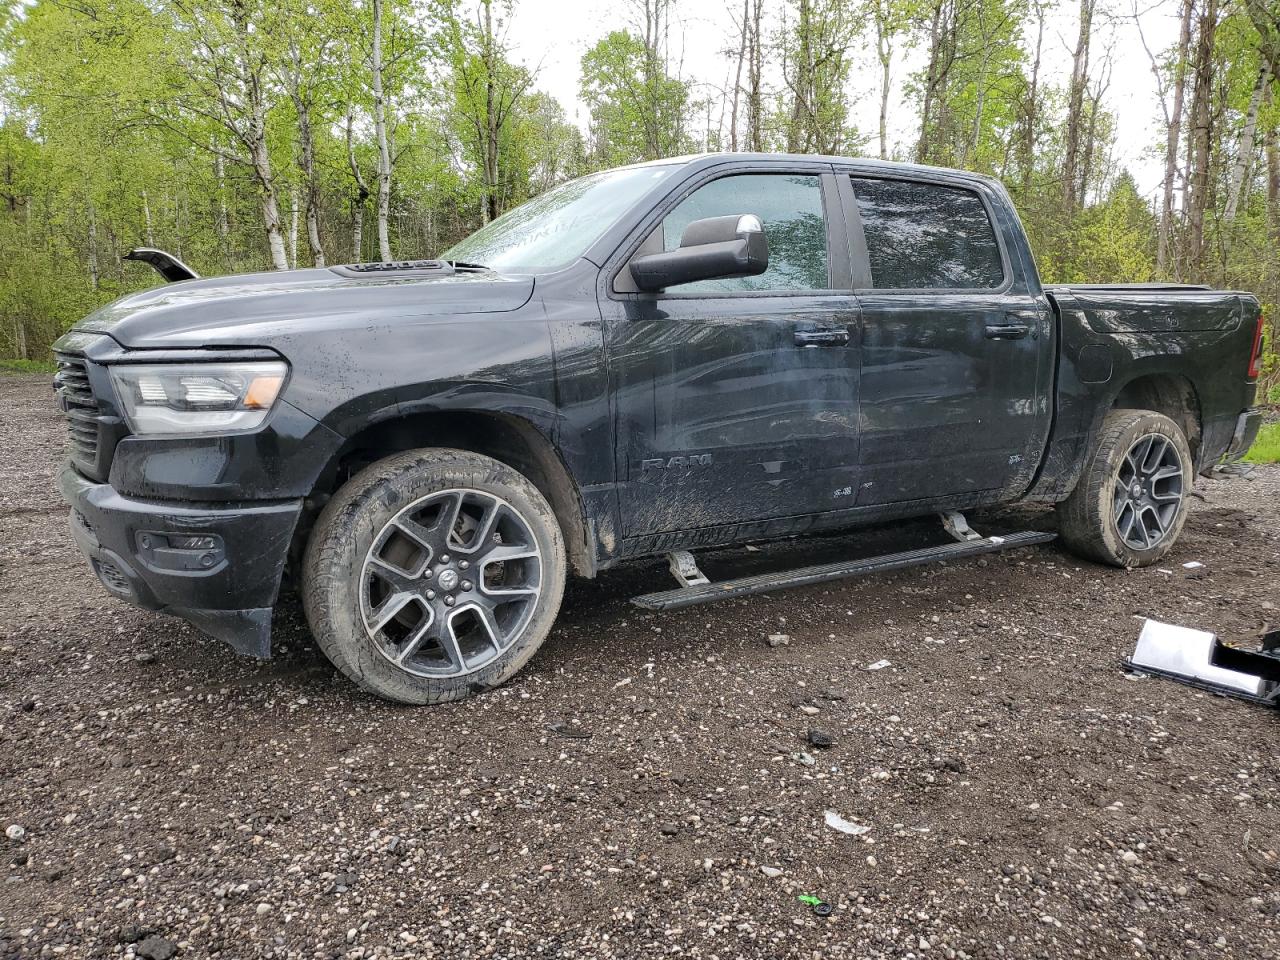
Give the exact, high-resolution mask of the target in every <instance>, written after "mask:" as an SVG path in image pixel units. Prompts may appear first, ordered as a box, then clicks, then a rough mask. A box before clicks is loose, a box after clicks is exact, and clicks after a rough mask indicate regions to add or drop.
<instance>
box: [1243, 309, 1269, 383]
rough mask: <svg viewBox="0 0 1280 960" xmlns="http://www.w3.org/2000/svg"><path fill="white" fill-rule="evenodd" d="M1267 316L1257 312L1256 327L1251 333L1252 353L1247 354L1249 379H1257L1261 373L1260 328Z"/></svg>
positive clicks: (1264, 323)
mask: <svg viewBox="0 0 1280 960" xmlns="http://www.w3.org/2000/svg"><path fill="white" fill-rule="evenodd" d="M1266 322H1267V318H1266V317H1265V316H1263V315H1262V314H1261V313H1259V314H1258V329H1257V330H1255V331H1254V334H1253V353H1251V354H1249V372H1248V374H1247V376H1248V378H1249V379H1250V380H1257V379H1258V375H1259V374H1261V373H1262V328H1263V327H1264V326H1265V325H1266Z"/></svg>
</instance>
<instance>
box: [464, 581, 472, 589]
mask: <svg viewBox="0 0 1280 960" xmlns="http://www.w3.org/2000/svg"><path fill="white" fill-rule="evenodd" d="M462 589H463V590H470V589H471V581H470V580H463V581H462Z"/></svg>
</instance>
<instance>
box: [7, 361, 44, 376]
mask: <svg viewBox="0 0 1280 960" xmlns="http://www.w3.org/2000/svg"><path fill="white" fill-rule="evenodd" d="M57 369H58V368H57V366H56V365H55V364H54V362H53V361H52V360H0V371H3V372H5V373H54V372H55V371H56V370H57Z"/></svg>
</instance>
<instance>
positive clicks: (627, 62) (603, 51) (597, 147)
mask: <svg viewBox="0 0 1280 960" xmlns="http://www.w3.org/2000/svg"><path fill="white" fill-rule="evenodd" d="M582 99H583V101H584V102H585V103H586V105H587V107H588V109H589V110H590V111H591V148H590V156H591V162H592V164H593V165H594V166H597V167H613V166H618V165H620V164H625V163H634V162H635V161H638V160H656V159H658V158H659V157H670V156H675V155H678V154H682V153H688V152H690V151H691V150H692V149H693V142H692V140H691V139H690V138H689V136H688V134H687V133H686V131H685V127H684V117H685V113H686V111H687V109H688V108H689V106H690V100H691V94H690V90H689V84H688V83H686V82H685V81H682V80H680V79H678V78H676V77H671V76H669V75H668V74H667V71H666V66H665V64H664V63H663V62H662V61H661V59H660V58H659V55H658V53H657V51H656V50H655V49H654V48H652V47H650V46H647V45H646V44H645V42H644V40H643V39H642V38H640V37H638V36H636V35H635V34H633V33H631V32H629V31H626V30H615V31H613V32H612V33H610V34H608V35H607V36H605V37H604V39H602V40H601V41H600V42H599V43H597V44H596V45H595V46H593V47H592V48H591V49H590V50H588V51H587V53H586V55H585V56H584V57H583V58H582Z"/></svg>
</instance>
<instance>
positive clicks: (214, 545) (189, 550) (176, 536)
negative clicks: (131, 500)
mask: <svg viewBox="0 0 1280 960" xmlns="http://www.w3.org/2000/svg"><path fill="white" fill-rule="evenodd" d="M137 543H138V559H139V560H141V561H142V562H143V563H144V564H145V565H146V566H148V567H149V568H151V569H152V570H165V571H180V572H197V571H198V572H201V573H208V572H212V571H214V570H216V569H221V567H222V565H223V564H224V563H225V562H226V547H225V546H224V545H223V542H222V537H220V536H218V535H217V534H216V533H190V534H189V533H158V532H156V531H155V530H144V531H140V532H139V533H138V535H137Z"/></svg>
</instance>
